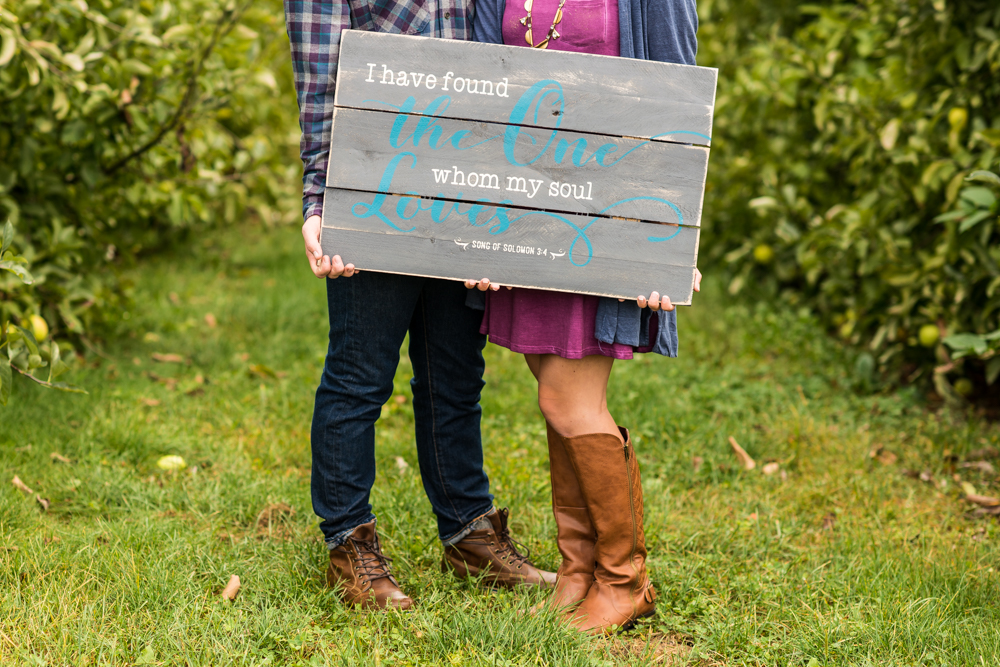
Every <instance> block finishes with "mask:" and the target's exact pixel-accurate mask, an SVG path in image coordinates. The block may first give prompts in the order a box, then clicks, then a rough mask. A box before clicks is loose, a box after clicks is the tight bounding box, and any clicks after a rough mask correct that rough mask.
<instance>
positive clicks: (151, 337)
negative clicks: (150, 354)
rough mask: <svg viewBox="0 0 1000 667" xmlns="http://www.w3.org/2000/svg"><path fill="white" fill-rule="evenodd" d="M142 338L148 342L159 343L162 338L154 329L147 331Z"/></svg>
mask: <svg viewBox="0 0 1000 667" xmlns="http://www.w3.org/2000/svg"><path fill="white" fill-rule="evenodd" d="M142 340H143V342H146V343H157V342H159V340H160V336H159V334H155V333H153V332H152V331H147V332H146V335H145V336H143V337H142Z"/></svg>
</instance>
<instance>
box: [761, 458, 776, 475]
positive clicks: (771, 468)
mask: <svg viewBox="0 0 1000 667" xmlns="http://www.w3.org/2000/svg"><path fill="white" fill-rule="evenodd" d="M780 469H781V465H780V464H778V463H775V462H774V461H772V462H771V463H765V464H764V467H763V468H761V472H763V473H764V474H765V475H773V474H774V473H776V472H778V470H780Z"/></svg>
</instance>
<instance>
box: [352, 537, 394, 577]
mask: <svg viewBox="0 0 1000 667" xmlns="http://www.w3.org/2000/svg"><path fill="white" fill-rule="evenodd" d="M350 539H351V542H353V543H354V546H355V547H356V548H357V553H358V555H357V556H356V557H355V559H354V562H355V563H356V565H357V570H358V575H359V576H360V577H361V578H363V579H365V580H367V581H375V580H376V579H385V578H386V577H389V578H390V579H392V568H391V567H390V566H389V564H390V563H391V562H392V559H391V558H389V557H388V556H386V555H384V554H383V553H382V546H381V545H380V544H379V541H378V537H376V538H375V539H374V540H358V539H354V538H350Z"/></svg>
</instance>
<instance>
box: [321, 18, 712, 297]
mask: <svg viewBox="0 0 1000 667" xmlns="http://www.w3.org/2000/svg"><path fill="white" fill-rule="evenodd" d="M716 79H717V71H716V70H714V69H709V68H704V67H690V66H686V65H672V64H667V63H659V62H652V61H646V60H635V59H630V58H613V57H610V56H595V55H589V54H580V53H568V52H561V51H550V50H541V49H529V48H524V47H512V46H501V45H496V44H479V43H473V42H461V41H456V40H444V39H433V38H426V37H412V36H402V35H391V34H382V33H372V32H365V31H358V30H350V31H347V32H345V33H344V35H343V37H342V40H341V50H340V65H339V73H338V78H337V93H336V105H335V111H334V117H333V134H332V138H331V144H330V163H329V168H328V171H327V189H326V194H325V197H324V205H323V235H322V244H323V252H324V253H325V254H328V255H331V256H332V255H334V254H339V255H340V256H341V257H342V258H343V259H344V262H345V263H347V262H350V263H353V264H354V265H355V266H357V267H358V268H359V269H364V270H372V271H386V272H390V273H404V274H410V275H418V276H430V277H438V278H449V279H455V280H465V279H468V278H476V279H478V278H484V277H485V278H489V279H490V280H491V281H493V282H498V283H501V284H503V285H514V286H519V287H535V288H540V289H552V290H560V291H567V292H579V293H584V294H596V295H600V296H613V297H621V298H630V299H634V298H635V297H636V296H638V295H640V294H644V295H648V294H649V293H650V292H653V291H657V292H660V293H661V294H665V295H668V296H669V297H670V299H671V301H673V302H674V303H676V304H680V305H683V304H689V303H690V302H691V295H692V292H693V288H694V269H695V265H696V262H697V255H698V237H699V225H700V223H701V214H702V203H703V198H704V191H705V176H706V171H707V168H708V153H709V149H708V146H709V144H710V143H711V139H710V138H711V135H712V109H713V106H714V103H715V86H716Z"/></svg>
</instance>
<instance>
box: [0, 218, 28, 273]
mask: <svg viewBox="0 0 1000 667" xmlns="http://www.w3.org/2000/svg"><path fill="white" fill-rule="evenodd" d="M8 224H10V223H8ZM0 269H5V270H7V271H10V272H11V273H13V274H14V275H15V276H17V277H18V278H20V279H21V282H22V283H24V284H25V285H30V284H31V283H33V282H35V278H34V276H32V275H31V273H30V272H29V271H28V270H27V269H26V268H24V267H23V266H21V264H20V263H19V262H13V261H9V260H3V261H0Z"/></svg>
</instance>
